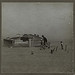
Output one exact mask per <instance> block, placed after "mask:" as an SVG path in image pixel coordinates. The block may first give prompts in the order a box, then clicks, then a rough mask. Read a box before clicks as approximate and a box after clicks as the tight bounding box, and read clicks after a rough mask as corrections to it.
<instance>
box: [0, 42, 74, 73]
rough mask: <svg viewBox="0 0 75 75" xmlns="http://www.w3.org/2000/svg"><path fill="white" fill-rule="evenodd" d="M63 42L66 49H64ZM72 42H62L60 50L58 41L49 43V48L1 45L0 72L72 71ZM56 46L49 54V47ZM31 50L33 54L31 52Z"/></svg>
mask: <svg viewBox="0 0 75 75" xmlns="http://www.w3.org/2000/svg"><path fill="white" fill-rule="evenodd" d="M65 44H66V45H67V50H65ZM72 45H73V44H72V42H69V43H67V42H66V43H64V50H61V47H60V43H58V42H56V43H55V42H54V43H51V48H50V49H45V50H44V49H42V50H40V48H39V47H31V48H29V47H13V48H8V47H2V50H1V72H2V73H34V72H35V73H36V72H38V73H52V72H53V73H57V72H72V70H73V49H72V47H73V46H72ZM56 46H58V49H57V51H56V49H55V50H54V52H53V54H51V49H52V48H54V47H56ZM32 51H33V54H32Z"/></svg>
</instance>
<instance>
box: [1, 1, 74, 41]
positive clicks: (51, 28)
mask: <svg viewBox="0 0 75 75" xmlns="http://www.w3.org/2000/svg"><path fill="white" fill-rule="evenodd" d="M72 32H73V3H39V2H37V3H36V2H35V3H24V2H23V3H5V2H4V3H2V37H3V38H6V37H8V36H9V37H12V36H15V35H16V34H18V33H20V34H25V33H29V34H39V35H40V36H41V35H42V34H43V35H45V36H46V37H47V38H48V39H49V40H61V39H72V35H73V34H72Z"/></svg>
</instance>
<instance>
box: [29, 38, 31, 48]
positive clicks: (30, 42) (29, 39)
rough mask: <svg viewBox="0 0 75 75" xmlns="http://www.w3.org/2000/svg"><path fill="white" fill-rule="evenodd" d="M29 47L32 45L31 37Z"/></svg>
mask: <svg viewBox="0 0 75 75" xmlns="http://www.w3.org/2000/svg"><path fill="white" fill-rule="evenodd" d="M29 47H31V39H29Z"/></svg>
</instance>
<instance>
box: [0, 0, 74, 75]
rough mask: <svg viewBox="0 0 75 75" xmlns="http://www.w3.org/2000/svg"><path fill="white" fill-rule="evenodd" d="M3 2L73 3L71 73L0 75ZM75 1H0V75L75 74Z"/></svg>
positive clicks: (45, 74) (50, 74)
mask: <svg viewBox="0 0 75 75" xmlns="http://www.w3.org/2000/svg"><path fill="white" fill-rule="evenodd" d="M3 2H9V3H10V2H29V3H30V2H71V3H73V40H74V42H73V43H74V44H73V50H74V51H73V52H74V57H73V59H74V60H73V61H72V62H73V63H74V64H73V65H74V67H73V72H72V73H1V47H2V46H1V42H2V40H1V39H2V38H1V33H2V29H1V28H2V3H3ZM74 45H75V0H1V1H0V74H1V75H74V74H75V46H74Z"/></svg>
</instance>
